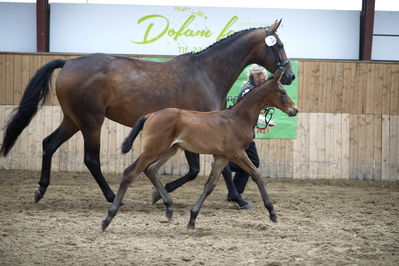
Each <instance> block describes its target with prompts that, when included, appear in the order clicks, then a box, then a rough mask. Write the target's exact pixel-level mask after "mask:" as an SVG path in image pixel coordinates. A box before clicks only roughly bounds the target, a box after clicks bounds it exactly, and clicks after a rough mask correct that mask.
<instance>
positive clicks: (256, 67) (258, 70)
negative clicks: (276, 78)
mask: <svg viewBox="0 0 399 266" xmlns="http://www.w3.org/2000/svg"><path fill="white" fill-rule="evenodd" d="M260 73H263V74H265V76H266V79H267V72H266V69H265V68H264V67H263V66H260V65H256V64H255V65H252V66H251V67H250V68H249V69H248V72H247V80H248V81H246V82H244V84H243V87H245V86H246V85H247V84H248V83H249V82H254V75H256V74H260Z"/></svg>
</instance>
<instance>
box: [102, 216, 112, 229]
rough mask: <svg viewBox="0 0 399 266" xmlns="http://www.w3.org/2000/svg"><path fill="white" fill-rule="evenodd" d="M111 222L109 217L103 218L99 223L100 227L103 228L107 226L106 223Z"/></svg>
mask: <svg viewBox="0 0 399 266" xmlns="http://www.w3.org/2000/svg"><path fill="white" fill-rule="evenodd" d="M110 223H111V219H110V218H109V217H107V218H105V219H104V220H103V221H102V223H101V229H102V230H103V232H104V230H105V229H106V228H107V227H108V225H109V224H110Z"/></svg>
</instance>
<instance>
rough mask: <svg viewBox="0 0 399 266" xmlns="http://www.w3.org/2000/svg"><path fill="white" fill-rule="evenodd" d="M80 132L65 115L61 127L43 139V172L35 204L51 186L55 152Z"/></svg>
mask: <svg viewBox="0 0 399 266" xmlns="http://www.w3.org/2000/svg"><path fill="white" fill-rule="evenodd" d="M77 131H78V127H77V126H76V125H75V123H73V122H72V120H71V119H70V118H69V117H67V116H65V115H64V119H63V120H62V122H61V125H60V126H59V127H58V128H57V129H56V130H55V131H54V132H53V133H51V134H50V135H49V136H47V137H46V138H45V139H43V143H42V145H43V155H42V171H41V175H40V181H39V187H38V188H36V190H35V203H37V202H38V201H39V200H41V199H42V198H43V196H44V194H45V193H46V190H47V187H48V186H49V184H50V171H51V159H52V158H53V154H54V152H55V151H56V150H57V149H58V148H59V147H60V146H61V144H62V143H64V142H65V141H67V140H68V139H69V138H70V137H72V136H73V135H74V134H75V133H76V132H77Z"/></svg>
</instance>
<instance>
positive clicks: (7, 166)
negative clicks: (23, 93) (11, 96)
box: [3, 105, 14, 169]
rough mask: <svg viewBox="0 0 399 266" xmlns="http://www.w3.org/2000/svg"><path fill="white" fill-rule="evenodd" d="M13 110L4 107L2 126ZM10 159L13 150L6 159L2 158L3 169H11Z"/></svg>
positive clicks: (10, 106)
mask: <svg viewBox="0 0 399 266" xmlns="http://www.w3.org/2000/svg"><path fill="white" fill-rule="evenodd" d="M13 110H14V106H13V105H4V118H3V119H4V125H7V123H8V120H9V119H10V114H11V112H12V111H13ZM12 157H13V149H11V150H10V152H9V153H8V155H7V157H5V158H4V169H11V165H12Z"/></svg>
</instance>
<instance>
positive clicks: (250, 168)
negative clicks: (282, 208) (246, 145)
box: [234, 151, 277, 223]
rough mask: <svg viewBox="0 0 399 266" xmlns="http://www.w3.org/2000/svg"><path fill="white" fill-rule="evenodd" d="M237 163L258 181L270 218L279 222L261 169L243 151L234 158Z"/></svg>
mask: <svg viewBox="0 0 399 266" xmlns="http://www.w3.org/2000/svg"><path fill="white" fill-rule="evenodd" d="M234 162H235V163H236V164H238V165H239V166H240V167H241V168H242V169H243V170H245V171H246V172H247V173H250V175H251V177H252V180H253V181H254V182H255V183H256V185H257V186H258V189H259V191H260V194H261V196H262V199H263V204H264V205H265V207H266V209H267V210H268V211H269V217H270V220H271V221H272V222H274V223H276V222H277V215H276V213H275V211H274V207H273V202H272V200H271V199H270V197H269V195H268V194H267V191H266V188H265V185H264V183H263V181H262V178H261V177H260V171H259V169H258V168H256V167H255V165H253V163H252V162H251V160H250V159H249V158H248V155H247V154H246V153H245V151H243V152H242V153H240V154H239V155H238V156H237V157H236V158H235V160H234Z"/></svg>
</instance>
